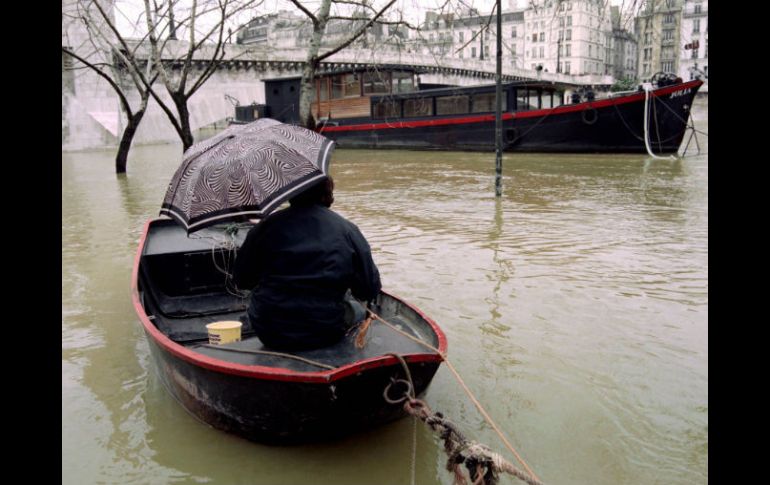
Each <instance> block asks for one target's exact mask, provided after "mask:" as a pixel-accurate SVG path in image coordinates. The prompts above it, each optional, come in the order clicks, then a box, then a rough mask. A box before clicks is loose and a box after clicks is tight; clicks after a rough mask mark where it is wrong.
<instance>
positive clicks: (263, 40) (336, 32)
mask: <svg viewBox="0 0 770 485" xmlns="http://www.w3.org/2000/svg"><path fill="white" fill-rule="evenodd" d="M352 16H353V17H361V18H362V20H356V21H352V22H351V21H349V20H339V19H332V20H330V21H329V22H328V23H327V24H326V30H325V31H324V35H323V37H322V38H321V47H322V48H331V47H336V46H337V45H339V44H340V43H341V42H343V41H344V40H345V39H347V38H348V36H350V35H351V33H353V32H355V31H356V30H358V29H359V28H360V27H362V26H363V25H364V24H365V23H366V22H367V20H365V18H366V15H365V14H364V13H362V12H354V13H353V14H352ZM385 27H386V26H383V25H382V24H375V25H373V26H372V27H371V28H370V29H368V30H367V31H366V34H364V35H362V36H361V37H359V38H358V39H356V41H355V42H354V43H353V46H358V47H362V48H367V47H371V46H375V45H376V46H378V48H379V47H380V45H382V47H383V48H388V47H389V46H390V44H391V43H392V42H391V40H392V39H401V37H402V34H401V32H400V31H399V30H398V29H395V28H385ZM387 27H390V26H387ZM312 34H313V25H312V23H311V22H310V19H308V18H307V17H306V16H304V15H300V14H297V13H294V12H291V11H288V10H280V11H279V12H277V13H272V14H267V15H260V16H259V17H255V18H253V19H251V20H250V21H249V22H248V23H246V24H245V25H242V26H241V27H240V28H239V29H238V34H237V36H236V43H237V44H241V45H251V46H256V47H265V48H270V49H271V50H283V49H303V48H307V47H308V45H309V44H310V39H311V36H312Z"/></svg>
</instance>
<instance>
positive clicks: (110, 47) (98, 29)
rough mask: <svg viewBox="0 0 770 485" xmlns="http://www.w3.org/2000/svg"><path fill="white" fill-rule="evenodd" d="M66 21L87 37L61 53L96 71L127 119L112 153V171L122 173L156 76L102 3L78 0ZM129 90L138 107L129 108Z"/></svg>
mask: <svg viewBox="0 0 770 485" xmlns="http://www.w3.org/2000/svg"><path fill="white" fill-rule="evenodd" d="M62 15H65V16H67V17H69V20H71V21H75V22H80V23H81V25H82V26H83V27H84V28H85V30H86V32H87V34H88V37H87V39H86V40H85V41H84V42H81V43H80V44H79V45H72V44H70V43H69V42H68V45H66V46H64V45H63V46H62V52H63V53H64V54H66V55H68V56H70V57H71V58H73V59H74V60H76V61H78V63H79V64H80V65H81V66H80V68H74V69H82V68H87V69H90V70H91V71H93V72H94V73H96V74H97V75H98V76H99V77H101V78H102V79H104V80H105V81H107V83H108V84H109V85H110V86H111V87H112V89H113V90H114V91H115V94H116V95H117V96H118V99H119V100H120V105H121V108H122V110H123V112H124V113H125V115H126V118H127V124H126V127H125V128H124V129H123V132H122V133H121V135H120V143H119V145H118V152H117V154H116V156H115V171H116V172H117V173H125V172H126V166H127V164H128V152H129V150H130V149H131V142H132V141H133V139H134V135H135V134H136V130H137V129H138V128H139V124H140V123H141V121H142V118H143V117H144V114H145V112H146V110H147V103H148V101H149V97H150V91H151V89H152V84H153V83H154V82H155V79H156V78H157V73H153V72H152V69H151V65H150V63H145V64H144V66H143V67H144V68H142V66H141V63H140V62H137V58H136V53H135V51H134V50H132V49H130V48H129V46H128V45H127V43H126V41H125V39H124V38H123V36H122V35H121V34H120V32H118V30H117V29H116V27H115V23H114V21H113V19H112V17H111V15H110V14H109V12H107V11H105V10H104V8H103V6H102V5H101V4H100V3H99V2H98V1H96V0H79V1H77V2H76V3H75V4H74V9H71V10H69V11H68V12H67V13H66V14H65V13H63V14H62ZM124 71H125V72H127V74H128V77H129V78H130V79H131V84H126V83H125V82H124V75H123V72H124ZM129 89H136V91H137V93H138V94H139V102H138V106H136V107H132V103H131V102H130V101H129V98H131V95H130V93H129Z"/></svg>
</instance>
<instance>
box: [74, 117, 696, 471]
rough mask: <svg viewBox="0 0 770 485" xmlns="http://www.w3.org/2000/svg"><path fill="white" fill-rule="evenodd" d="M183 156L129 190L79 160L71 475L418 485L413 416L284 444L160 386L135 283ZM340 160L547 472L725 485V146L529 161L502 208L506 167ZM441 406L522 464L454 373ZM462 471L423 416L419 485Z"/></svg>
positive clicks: (398, 287) (396, 265) (434, 156)
mask: <svg viewBox="0 0 770 485" xmlns="http://www.w3.org/2000/svg"><path fill="white" fill-rule="evenodd" d="M697 114H698V119H697V124H698V128H699V129H701V130H705V131H707V130H708V124H707V120H706V119H704V118H705V117H706V116H707V113H706V111H705V110H702V111H701V112H698V113H697ZM700 142H701V149H702V150H703V151H704V152H707V151H708V147H707V142H708V140H707V138H704V137H701V139H700ZM691 150H692V147H691ZM180 152H181V150H180V148H179V146H174V145H163V146H153V147H138V148H135V149H134V151H133V154H132V157H131V160H130V162H129V175H128V176H127V177H121V178H118V177H116V176H115V175H114V173H113V160H112V153H111V152H108V151H104V152H91V153H67V154H62V159H63V160H62V193H63V197H62V474H63V483H65V484H86V483H137V484H166V483H215V484H247V483H248V484H255V483H257V484H306V483H308V484H310V483H312V484H335V485H339V484H401V483H411V466H412V465H411V464H412V454H413V450H412V439H413V425H412V422H411V421H410V420H407V419H405V420H402V421H400V422H397V423H394V424H392V425H388V426H386V427H383V428H380V429H376V430H373V431H371V432H368V433H365V434H363V435H358V436H354V437H351V438H349V439H346V440H343V441H338V442H334V443H330V444H325V445H314V446H300V447H289V448H274V447H267V446H262V445H258V444H254V443H250V442H247V441H244V440H241V439H239V438H236V437H233V436H230V435H228V434H225V433H223V432H220V431H217V430H214V429H212V428H210V427H208V426H207V425H204V424H202V423H200V422H198V421H196V420H195V419H194V418H193V417H191V416H190V415H188V414H187V413H186V412H185V411H184V410H183V409H182V408H181V407H180V406H179V405H178V404H177V403H176V402H175V401H174V400H173V398H172V397H171V396H170V395H169V394H168V393H167V392H166V390H165V389H164V388H163V387H162V385H161V383H160V381H159V379H158V378H157V376H156V375H155V371H154V368H153V366H152V363H151V360H150V359H149V350H148V346H147V342H146V340H145V336H144V334H143V332H142V330H141V329H140V324H139V322H138V319H137V317H136V316H135V313H134V310H133V307H132V306H131V302H130V295H129V285H130V270H131V265H132V263H133V258H134V253H135V250H136V245H137V243H138V239H139V235H140V231H141V227H142V224H143V223H144V222H145V221H146V220H147V219H148V218H149V217H153V216H155V215H157V212H158V209H159V207H160V203H161V201H162V198H163V195H164V192H165V188H166V185H167V183H168V181H169V179H170V177H171V175H172V174H173V172H174V170H175V169H176V167H177V165H178V163H179V161H180V159H181V153H180ZM332 167H333V168H332V174H333V175H334V176H335V179H336V182H337V184H336V185H337V193H336V200H337V202H336V203H335V206H334V208H335V209H336V210H337V211H339V212H340V213H342V214H343V215H345V216H346V217H348V218H349V219H351V220H352V221H354V222H355V223H357V224H358V225H359V227H360V228H361V229H362V231H363V232H364V234H365V235H366V236H367V237H368V239H369V241H370V243H371V245H372V248H373V252H374V257H375V261H376V262H377V263H378V265H379V267H380V271H381V273H382V279H383V284H384V286H385V288H386V289H388V290H390V291H392V292H394V293H395V294H397V295H400V296H402V297H404V298H406V299H408V300H409V301H411V302H413V303H414V304H416V305H417V306H418V307H420V308H421V309H422V310H423V311H425V312H426V313H427V314H429V315H430V316H432V317H433V318H434V319H435V320H436V321H437V322H438V323H439V324H440V325H441V326H442V327H443V328H444V330H445V331H446V333H447V337H448V340H449V350H450V353H449V357H450V359H451V360H452V361H453V362H454V364H455V366H456V367H457V368H458V370H459V371H460V373H461V374H463V376H465V378H466V380H467V381H468V383H469V385H470V387H471V388H472V389H473V391H474V392H475V393H476V395H477V396H478V397H479V399H480V400H481V402H483V403H484V404H485V405H486V406H487V409H488V410H489V412H490V414H491V415H492V416H493V417H494V419H495V420H496V422H497V423H498V424H499V425H500V426H501V427H502V428H503V429H504V430H506V432H507V434H508V436H509V438H510V440H511V442H512V443H513V444H514V446H515V447H516V448H517V449H518V451H519V452H520V453H521V454H522V455H523V457H524V458H525V459H526V460H527V462H528V463H529V465H530V466H531V467H532V468H533V469H534V470H535V472H536V473H537V474H538V475H539V476H540V478H541V479H542V480H543V481H545V482H546V483H549V484H586V483H592V484H607V485H617V484H636V483H665V484H694V483H707V468H708V156H707V153H706V154H703V155H700V156H694V157H687V158H685V159H682V160H677V161H667V160H652V159H649V158H648V157H646V156H642V155H621V156H608V155H601V156H596V155H513V154H509V155H506V156H505V158H504V180H503V187H504V195H503V197H502V198H501V200H495V197H494V154H478V153H426V152H411V151H384V152H377V151H352V150H348V151H345V150H339V151H337V152H336V154H335V155H334V158H333V162H332ZM426 400H427V401H428V403H429V404H430V405H431V407H433V408H434V409H435V410H440V411H443V412H444V413H445V414H446V415H447V416H448V417H450V418H451V419H453V420H454V421H455V422H456V423H457V424H458V425H459V426H460V428H461V429H462V430H463V431H464V432H465V433H466V434H467V435H468V436H469V437H471V438H474V439H477V440H479V441H481V442H484V443H487V444H489V445H491V446H492V447H493V448H494V449H497V450H499V451H501V452H503V453H504V454H505V452H504V448H503V445H502V444H501V443H500V442H499V441H498V439H497V437H496V435H495V434H494V432H493V431H492V430H491V429H490V427H489V426H488V425H486V424H485V423H484V421H483V419H482V418H481V416H480V415H479V414H478V413H477V412H476V410H475V409H474V408H473V405H472V404H471V403H470V402H469V401H468V399H467V398H466V397H465V396H464V394H462V391H461V390H460V388H459V387H458V386H457V384H456V383H455V382H454V380H453V379H452V377H451V375H450V374H449V372H448V371H447V370H446V369H442V370H440V371H439V373H438V374H437V376H436V379H435V380H434V382H433V384H432V385H431V388H430V390H429V391H428V393H427V395H426ZM506 456H507V455H506ZM511 460H513V458H511ZM444 461H445V455H444V453H443V451H442V449H441V444H440V442H439V441H438V440H437V439H436V438H435V437H434V436H433V435H432V434H431V432H430V431H429V430H428V429H427V428H425V427H424V426H423V425H422V424H420V425H419V426H418V427H417V448H416V463H415V465H416V483H418V484H450V483H451V482H452V477H451V476H450V474H448V473H447V472H446V471H445V470H444V468H443V467H444ZM502 483H520V482H518V481H516V480H515V479H513V478H509V477H506V478H504V479H503V481H502Z"/></svg>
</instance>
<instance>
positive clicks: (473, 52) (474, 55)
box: [471, 47, 476, 59]
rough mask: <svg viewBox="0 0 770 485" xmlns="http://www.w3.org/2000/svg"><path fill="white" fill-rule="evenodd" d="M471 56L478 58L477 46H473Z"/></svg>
mask: <svg viewBox="0 0 770 485" xmlns="http://www.w3.org/2000/svg"><path fill="white" fill-rule="evenodd" d="M471 57H472V58H474V59H475V58H476V48H475V47H471Z"/></svg>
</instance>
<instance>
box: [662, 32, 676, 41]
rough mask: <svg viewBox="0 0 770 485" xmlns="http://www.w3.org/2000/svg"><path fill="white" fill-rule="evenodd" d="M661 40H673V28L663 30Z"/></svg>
mask: <svg viewBox="0 0 770 485" xmlns="http://www.w3.org/2000/svg"><path fill="white" fill-rule="evenodd" d="M663 40H674V29H666V30H664V31H663Z"/></svg>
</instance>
